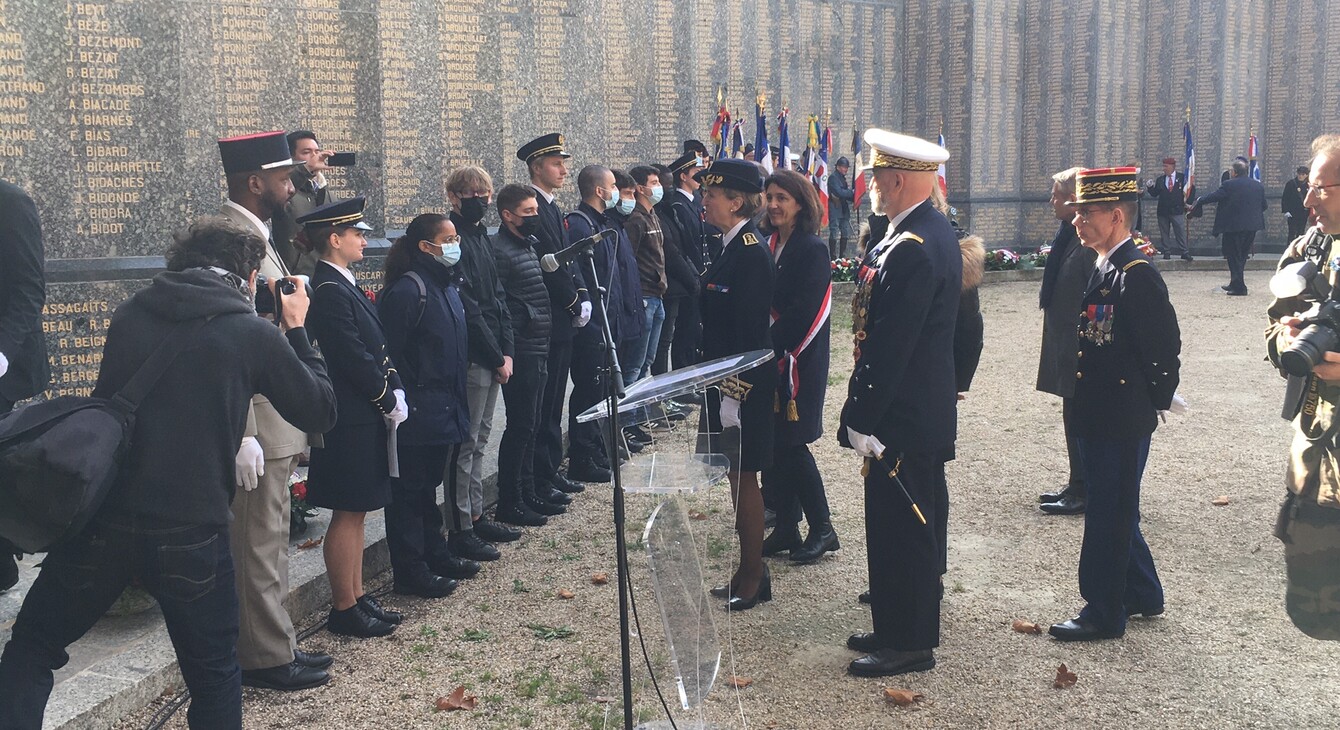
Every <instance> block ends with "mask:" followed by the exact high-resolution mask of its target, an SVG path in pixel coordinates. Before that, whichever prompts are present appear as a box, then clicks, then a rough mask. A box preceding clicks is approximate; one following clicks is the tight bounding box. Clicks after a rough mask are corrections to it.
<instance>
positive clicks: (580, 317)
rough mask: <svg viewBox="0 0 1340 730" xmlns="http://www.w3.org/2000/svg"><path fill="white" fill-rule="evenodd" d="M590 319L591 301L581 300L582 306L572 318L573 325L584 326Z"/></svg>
mask: <svg viewBox="0 0 1340 730" xmlns="http://www.w3.org/2000/svg"><path fill="white" fill-rule="evenodd" d="M590 321H591V303H590V302H582V308H581V310H580V312H579V313H578V314H577V316H576V317H573V318H572V326H573V327H585V326H586V323H587V322H590Z"/></svg>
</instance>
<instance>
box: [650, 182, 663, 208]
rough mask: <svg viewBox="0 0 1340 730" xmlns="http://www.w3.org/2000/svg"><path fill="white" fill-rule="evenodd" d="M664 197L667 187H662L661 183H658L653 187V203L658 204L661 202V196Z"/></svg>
mask: <svg viewBox="0 0 1340 730" xmlns="http://www.w3.org/2000/svg"><path fill="white" fill-rule="evenodd" d="M663 197H665V188H663V187H661V186H660V185H657V186H656V187H654V188H652V189H651V204H652V205H656V204H657V203H659V202H661V198H663Z"/></svg>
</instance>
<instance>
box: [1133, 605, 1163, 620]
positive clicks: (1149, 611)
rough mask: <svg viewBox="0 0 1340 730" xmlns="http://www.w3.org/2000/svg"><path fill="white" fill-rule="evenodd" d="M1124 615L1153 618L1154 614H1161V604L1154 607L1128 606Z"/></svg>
mask: <svg viewBox="0 0 1340 730" xmlns="http://www.w3.org/2000/svg"><path fill="white" fill-rule="evenodd" d="M1126 615H1127V616H1143V617H1144V618H1154V617H1155V616H1162V615H1163V606H1155V607H1154V608H1128V609H1126Z"/></svg>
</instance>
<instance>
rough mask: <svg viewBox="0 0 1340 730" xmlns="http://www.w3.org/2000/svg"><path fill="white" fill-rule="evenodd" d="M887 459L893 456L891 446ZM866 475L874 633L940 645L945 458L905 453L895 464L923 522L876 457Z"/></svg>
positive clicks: (911, 644)
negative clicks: (923, 518)
mask: <svg viewBox="0 0 1340 730" xmlns="http://www.w3.org/2000/svg"><path fill="white" fill-rule="evenodd" d="M885 459H886V460H888V461H889V462H890V463H892V462H894V461H895V460H896V457H895V456H894V454H893V453H892V452H890V453H889V454H888V455H887V456H886V457H885ZM869 471H870V473H869V475H868V476H866V478H865V539H866V550H867V560H868V563H869V570H870V615H871V619H872V620H873V622H874V627H875V635H876V636H877V637H878V638H879V640H880V642H881V643H882V644H884V645H885V646H888V647H890V648H892V649H898V650H901V651H920V650H924V649H934V648H935V647H937V646H939V645H940V571H941V563H942V562H943V557H942V556H943V554H944V549H943V547H942V546H943V545H944V544H945V538H946V536H947V535H946V532H947V527H948V514H949V490H948V488H947V487H946V485H945V479H944V459H942V458H938V457H934V456H930V455H926V454H905V455H904V456H903V463H902V466H901V468H900V469H899V472H898V478H899V479H901V480H902V483H903V486H905V487H907V491H908V493H909V494H911V495H912V498H913V499H914V500H916V503H917V506H918V507H920V508H921V513H922V514H923V515H925V517H926V522H927V524H925V525H923V524H921V521H920V520H918V519H917V516H916V513H915V512H913V511H912V506H911V505H909V504H908V502H907V497H904V496H903V492H902V490H901V489H899V488H898V485H896V484H894V483H893V480H892V479H890V478H889V473H888V471H887V470H886V469H883V468H881V467H880V464H879V462H870V470H869Z"/></svg>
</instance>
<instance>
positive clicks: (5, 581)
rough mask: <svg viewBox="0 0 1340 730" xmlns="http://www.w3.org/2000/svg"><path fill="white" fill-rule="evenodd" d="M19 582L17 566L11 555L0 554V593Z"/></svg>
mask: <svg viewBox="0 0 1340 730" xmlns="http://www.w3.org/2000/svg"><path fill="white" fill-rule="evenodd" d="M18 582H19V564H18V562H17V561H15V560H14V556H13V555H3V554H0V591H7V590H9V589H10V588H13V587H14V586H15V585H17V584H18Z"/></svg>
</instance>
